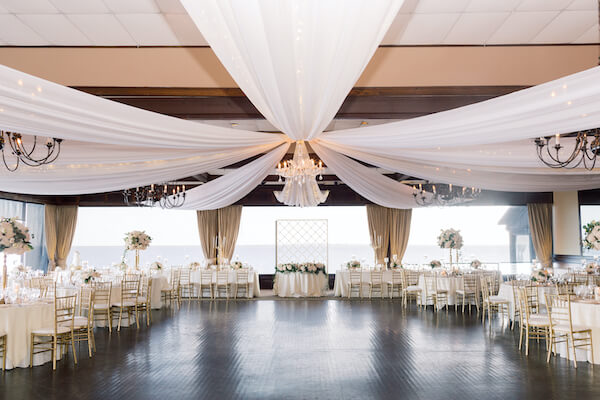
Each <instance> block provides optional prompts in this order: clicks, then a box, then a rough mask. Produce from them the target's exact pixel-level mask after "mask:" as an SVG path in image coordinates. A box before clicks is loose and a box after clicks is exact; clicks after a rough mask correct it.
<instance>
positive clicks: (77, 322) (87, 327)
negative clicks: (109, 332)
mask: <svg viewBox="0 0 600 400" xmlns="http://www.w3.org/2000/svg"><path fill="white" fill-rule="evenodd" d="M73 340H74V341H75V342H77V343H81V342H87V344H88V353H89V356H90V358H91V357H92V351H96V343H95V341H94V291H93V289H92V288H90V287H85V286H82V287H81V291H80V294H79V304H78V307H77V313H76V315H75V318H74V322H73Z"/></svg>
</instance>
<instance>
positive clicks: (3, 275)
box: [2, 253, 8, 289]
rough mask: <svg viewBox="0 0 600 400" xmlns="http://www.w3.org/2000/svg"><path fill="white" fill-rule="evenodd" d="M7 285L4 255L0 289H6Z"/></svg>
mask: <svg viewBox="0 0 600 400" xmlns="http://www.w3.org/2000/svg"><path fill="white" fill-rule="evenodd" d="M7 283H8V268H7V267H6V253H4V265H3V266H2V289H6V284H7Z"/></svg>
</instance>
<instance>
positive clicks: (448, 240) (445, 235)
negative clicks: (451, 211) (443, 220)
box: [437, 228, 463, 250]
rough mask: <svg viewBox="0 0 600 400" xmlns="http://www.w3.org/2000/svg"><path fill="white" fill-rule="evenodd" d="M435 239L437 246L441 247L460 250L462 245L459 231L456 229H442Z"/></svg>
mask: <svg viewBox="0 0 600 400" xmlns="http://www.w3.org/2000/svg"><path fill="white" fill-rule="evenodd" d="M437 239H438V246H440V248H442V249H456V250H460V249H461V248H462V246H463V238H462V236H461V235H460V231H458V230H456V229H452V228H450V229H446V230H444V229H442V230H441V233H440V235H439V236H438V238H437Z"/></svg>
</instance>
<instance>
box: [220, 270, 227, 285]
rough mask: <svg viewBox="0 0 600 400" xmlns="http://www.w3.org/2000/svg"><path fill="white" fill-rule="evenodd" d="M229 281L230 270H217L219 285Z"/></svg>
mask: <svg viewBox="0 0 600 400" xmlns="http://www.w3.org/2000/svg"><path fill="white" fill-rule="evenodd" d="M228 283H229V271H217V285H219V286H225V285H227V284H228Z"/></svg>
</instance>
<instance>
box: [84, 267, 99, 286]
mask: <svg viewBox="0 0 600 400" xmlns="http://www.w3.org/2000/svg"><path fill="white" fill-rule="evenodd" d="M84 276H85V278H84V279H83V282H84V283H90V282H92V281H93V280H95V279H96V278H100V274H99V273H98V272H96V270H93V271H88V272H87V273H86V274H85V275H84Z"/></svg>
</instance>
